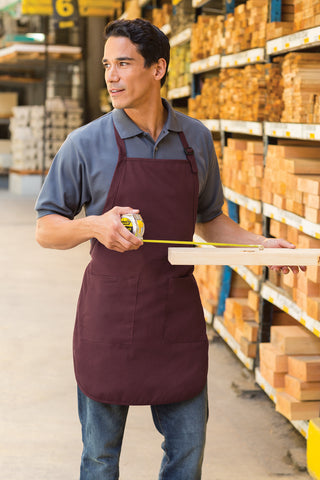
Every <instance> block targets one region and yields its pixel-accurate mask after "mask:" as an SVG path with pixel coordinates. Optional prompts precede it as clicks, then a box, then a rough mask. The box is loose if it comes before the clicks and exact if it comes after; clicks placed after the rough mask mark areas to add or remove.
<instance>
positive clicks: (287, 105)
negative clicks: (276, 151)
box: [281, 52, 320, 123]
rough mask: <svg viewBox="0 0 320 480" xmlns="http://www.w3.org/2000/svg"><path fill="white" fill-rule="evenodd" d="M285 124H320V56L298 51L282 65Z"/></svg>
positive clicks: (282, 118) (283, 118)
mask: <svg viewBox="0 0 320 480" xmlns="http://www.w3.org/2000/svg"><path fill="white" fill-rule="evenodd" d="M282 75H283V86H284V91H283V101H284V110H283V113H282V116H281V121H282V122H296V123H319V122H320V116H319V96H320V82H319V75H320V53H307V52H300V53H297V52H294V53H288V54H287V55H286V56H285V59H284V61H283V65H282Z"/></svg>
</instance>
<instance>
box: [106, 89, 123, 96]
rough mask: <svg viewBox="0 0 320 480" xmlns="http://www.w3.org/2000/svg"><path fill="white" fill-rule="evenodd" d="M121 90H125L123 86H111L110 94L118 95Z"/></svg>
mask: <svg viewBox="0 0 320 480" xmlns="http://www.w3.org/2000/svg"><path fill="white" fill-rule="evenodd" d="M121 92H124V89H123V88H110V89H109V93H110V95H118V94H119V93H121Z"/></svg>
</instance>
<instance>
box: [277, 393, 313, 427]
mask: <svg viewBox="0 0 320 480" xmlns="http://www.w3.org/2000/svg"><path fill="white" fill-rule="evenodd" d="M319 410H320V402H317V401H310V402H299V401H298V400H296V399H295V398H294V397H292V396H291V395H288V394H287V393H286V392H280V391H279V392H277V401H276V411H277V412H279V413H281V414H282V415H284V416H285V417H286V418H288V419H289V420H310V419H311V418H317V417H318V416H319Z"/></svg>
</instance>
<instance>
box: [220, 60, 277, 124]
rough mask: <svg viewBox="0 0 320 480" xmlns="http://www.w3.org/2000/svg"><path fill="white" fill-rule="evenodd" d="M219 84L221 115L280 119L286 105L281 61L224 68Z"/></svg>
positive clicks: (264, 119) (254, 119) (245, 118)
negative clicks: (283, 100)
mask: <svg viewBox="0 0 320 480" xmlns="http://www.w3.org/2000/svg"><path fill="white" fill-rule="evenodd" d="M220 84H221V87H220V117H221V118H227V119H229V120H244V121H253V122H261V121H275V122H276V121H280V118H281V112H282V108H283V103H282V91H283V87H282V79H281V63H280V62H278V63H274V64H272V63H269V64H254V65H247V66H246V67H244V68H228V69H222V70H221V72H220Z"/></svg>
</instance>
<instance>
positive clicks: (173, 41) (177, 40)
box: [170, 27, 192, 48]
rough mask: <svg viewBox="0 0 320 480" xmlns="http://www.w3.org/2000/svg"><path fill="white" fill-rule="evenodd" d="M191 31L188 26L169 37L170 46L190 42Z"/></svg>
mask: <svg viewBox="0 0 320 480" xmlns="http://www.w3.org/2000/svg"><path fill="white" fill-rule="evenodd" d="M191 33H192V30H191V28H190V27H188V28H186V29H185V30H182V32H180V33H178V34H177V35H174V36H173V37H171V38H170V47H171V48H173V47H178V46H179V45H183V44H184V43H187V42H190V40H191Z"/></svg>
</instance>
